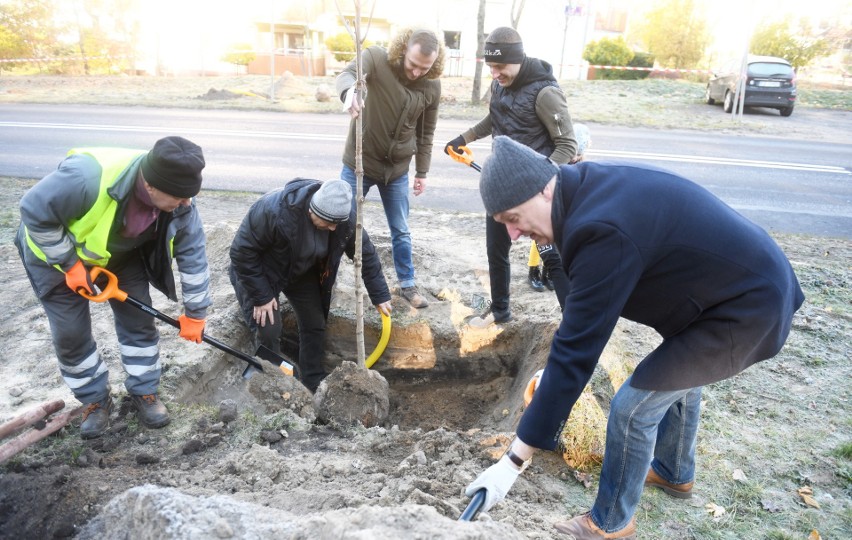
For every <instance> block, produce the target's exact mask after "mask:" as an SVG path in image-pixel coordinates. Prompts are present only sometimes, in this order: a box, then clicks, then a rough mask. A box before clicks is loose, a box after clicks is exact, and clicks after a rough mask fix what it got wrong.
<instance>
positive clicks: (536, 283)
mask: <svg viewBox="0 0 852 540" xmlns="http://www.w3.org/2000/svg"><path fill="white" fill-rule="evenodd" d="M529 280H530V287H532V290H534V291H535V292H544V283H542V282H541V270H540V269H539V268H538V266H530V275H529Z"/></svg>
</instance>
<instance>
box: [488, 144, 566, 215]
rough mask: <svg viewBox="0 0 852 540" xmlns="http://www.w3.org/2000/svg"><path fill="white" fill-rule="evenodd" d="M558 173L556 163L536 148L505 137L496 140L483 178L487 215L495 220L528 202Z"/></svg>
mask: <svg viewBox="0 0 852 540" xmlns="http://www.w3.org/2000/svg"><path fill="white" fill-rule="evenodd" d="M558 172H559V167H557V166H556V164H555V163H553V162H552V161H551V160H550V159H549V158H547V157H545V156H543V155H541V154H539V153H538V152H536V151H535V150H533V149H532V148H529V147H527V146H524V145H523V144H521V143H518V142H515V141H513V140H512V139H510V138H509V137H506V136H505V135H501V136H499V137H495V138H494V143H493V144H492V146H491V156H490V157H489V158H488V159H487V160H485V164H484V165H483V166H482V174H481V176H480V177H479V195H480V196H481V197H482V203H483V204H484V205H485V211H486V212H487V213H488V214H489V215H491V216H493V215H495V214H499V213H500V212H505V211H506V210H509V209H510V208H514V207H516V206H519V205H521V204H523V203H525V202H527V201H528V200H530V199H532V198H533V197H535V195H536V193H541V192H542V191H543V190H544V187H545V186H546V185H547V183H548V182H550V180H551V178H553V177H554V176H555V175H556V173H558Z"/></svg>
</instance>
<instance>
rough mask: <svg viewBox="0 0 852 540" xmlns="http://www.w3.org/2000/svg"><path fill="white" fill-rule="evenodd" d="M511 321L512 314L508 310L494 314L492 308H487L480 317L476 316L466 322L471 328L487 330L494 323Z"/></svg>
mask: <svg viewBox="0 0 852 540" xmlns="http://www.w3.org/2000/svg"><path fill="white" fill-rule="evenodd" d="M511 320H512V312H511V311H509V310H506V311H503V312H497V313H495V312H494V309H493V307H489V308H488V310H487V311H485V312H484V313H482V315H477V316H476V317H474V318H472V319H471V320H469V321H468V322H467V324H468V326H472V327H473V328H488V327H489V326H491V325H492V324H495V323H506V322H509V321H511Z"/></svg>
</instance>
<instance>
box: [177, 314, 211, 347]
mask: <svg viewBox="0 0 852 540" xmlns="http://www.w3.org/2000/svg"><path fill="white" fill-rule="evenodd" d="M206 321H207V320H206V319H193V318H192V317H187V316H186V315H181V316H180V317H178V322H180V337H182V338H183V339H188V340H189V341H194V342H195V343H201V336H202V335H204V323H205V322H206Z"/></svg>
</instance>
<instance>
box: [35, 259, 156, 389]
mask: <svg viewBox="0 0 852 540" xmlns="http://www.w3.org/2000/svg"><path fill="white" fill-rule="evenodd" d="M110 263H111V264H110V265H108V266H107V269H108V270H110V271H111V272H113V273H114V274H115V275H116V276H117V277H118V286H119V288H120V289H121V290H123V291H124V292H126V293H127V294H128V295H129V296H132V297H133V298H135V299H137V300H139V301H140V302H143V303H145V304H148V305H151V294H150V292H149V289H148V279H147V277H146V275H145V270H144V268H143V266H142V261H141V260H140V259H139V258H138V256H136V255H135V254H128V256H127V257H125V258H124V262H115V263H113V261H110ZM25 266H26V265H25ZM27 272H28V273H30V269H29V268H28V269H27ZM39 300H40V301H41V304H42V306H43V307H44V311H45V313H47V319H48V321H49V322H50V332H51V335H52V338H53V347H54V349H55V351H56V356H57V358H58V359H59V372H60V373H61V375H62V378H63V379H64V380H65V383H66V384H67V385H68V387H69V388H71V391H72V392H74V396H75V397H76V398H77V399H78V400H80V401H81V402H82V403H94V402H97V401H101V400H103V399H104V398H106V397H107V396H108V395H109V391H110V387H109V373H108V371H107V365H106V363H104V361H103V359H102V358H101V355H100V354H99V353H98V349H97V344H96V343H95V340H94V338H93V337H92V317H91V312H90V311H89V304H90V301H89V300H86V299H85V298H83V297H82V296H80V295H79V294H77V293H75V292H72V291H71V289H69V288H68V287H67V286H66V285H65V284H64V283H63V284H61V285H57V286H56V287H54V288H53V289H51V290H50V291H48V292H47V293H46V294H45V295H44V296H43V297H42V298H40V299H39ZM109 304H110V307H111V308H112V313H113V319H114V322H115V333H116V336H117V337H118V344H119V350H120V352H121V364H122V367H124V371H125V372H126V374H127V378H126V379H125V382H124V386H125V388H127V391H128V392H129V393H130V394H134V395H146V394H155V393H156V392H157V387H158V386H159V383H160V373H161V371H162V369H161V364H160V350H159V345H158V344H159V341H160V334H159V332H158V331H157V328H156V326H155V325H154V318H153V317H152V316H151V315H149V314H147V313H144V312H143V311H141V310H139V309H137V308H135V307H133V306H131V305H130V304H125V303H124V302H119V301H118V300H110V301H109Z"/></svg>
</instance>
